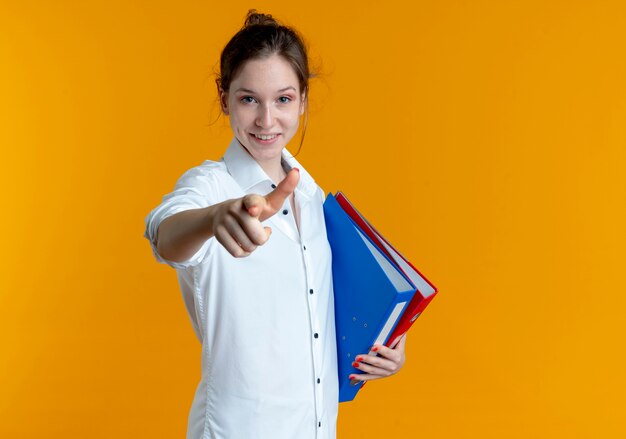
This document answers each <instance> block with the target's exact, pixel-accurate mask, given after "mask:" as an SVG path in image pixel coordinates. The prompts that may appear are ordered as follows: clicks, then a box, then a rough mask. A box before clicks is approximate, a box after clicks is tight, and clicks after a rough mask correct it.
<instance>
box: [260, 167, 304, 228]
mask: <svg viewBox="0 0 626 439" xmlns="http://www.w3.org/2000/svg"><path fill="white" fill-rule="evenodd" d="M299 181H300V170H299V169H298V168H293V169H292V170H291V171H289V173H288V174H287V176H286V177H285V178H284V179H283V181H281V182H280V183H278V186H276V189H274V190H273V191H272V192H270V193H269V194H267V195H266V196H265V209H263V212H262V213H261V215H260V218H259V220H261V221H263V220H266V219H268V218H269V217H270V216H272V215H274V214H275V213H276V212H278V211H279V210H280V208H281V207H283V204H284V203H285V200H286V199H287V198H288V197H289V196H290V195H291V194H292V193H293V191H295V190H296V186H298V182H299Z"/></svg>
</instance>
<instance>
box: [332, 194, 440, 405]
mask: <svg viewBox="0 0 626 439" xmlns="http://www.w3.org/2000/svg"><path fill="white" fill-rule="evenodd" d="M324 216H325V220H326V231H327V235H328V240H329V243H330V246H331V250H332V256H333V286H334V294H335V326H336V330H337V355H338V363H339V401H340V402H343V401H351V400H352V399H354V397H355V396H356V393H357V392H358V391H359V389H360V388H361V387H362V386H363V382H362V381H360V380H350V378H349V377H350V375H351V374H355V373H358V372H359V371H358V369H355V368H354V367H353V362H354V361H355V357H356V355H358V354H362V353H364V352H369V353H370V354H372V355H376V353H375V352H371V351H370V348H371V347H372V346H373V345H375V344H379V345H383V344H384V345H386V346H390V345H393V344H394V343H396V342H397V341H398V339H399V337H400V336H402V335H403V334H404V333H406V331H407V330H408V329H409V328H410V326H411V325H412V324H413V322H414V321H415V319H417V317H418V316H419V315H420V314H421V312H422V311H423V309H424V308H425V307H426V305H427V304H428V303H429V302H430V301H431V300H432V298H433V297H434V296H435V295H436V293H437V290H436V288H435V287H434V286H433V285H432V284H431V283H429V282H428V280H426V279H425V278H424V277H423V276H422V275H421V274H420V273H419V272H418V271H417V269H415V267H413V265H411V264H410V263H409V262H408V261H407V260H406V259H405V258H404V257H403V256H402V255H401V254H400V253H399V252H398V251H397V250H395V248H394V247H393V246H392V245H391V244H389V242H388V241H387V240H385V238H383V237H382V235H380V233H378V231H376V229H374V228H373V227H372V226H371V224H369V223H368V222H367V221H366V220H365V218H363V216H362V215H361V214H359V212H358V211H357V210H356V209H355V208H354V206H352V204H350V202H349V201H348V199H347V198H346V197H345V196H344V195H343V194H341V193H340V192H339V193H337V195H336V196H333V195H332V194H329V195H328V197H327V198H326V201H325V202H324Z"/></svg>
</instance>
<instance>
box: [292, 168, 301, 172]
mask: <svg viewBox="0 0 626 439" xmlns="http://www.w3.org/2000/svg"><path fill="white" fill-rule="evenodd" d="M292 169H295V170H296V171H298V172H300V170H299V169H298V168H292Z"/></svg>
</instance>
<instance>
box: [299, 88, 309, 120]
mask: <svg viewBox="0 0 626 439" xmlns="http://www.w3.org/2000/svg"><path fill="white" fill-rule="evenodd" d="M307 105H309V100H308V97H307V93H306V92H305V93H302V96H301V99H300V116H302V115H303V114H304V110H306V107H307Z"/></svg>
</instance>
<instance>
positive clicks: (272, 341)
mask: <svg viewBox="0 0 626 439" xmlns="http://www.w3.org/2000/svg"><path fill="white" fill-rule="evenodd" d="M310 76H311V74H310V72H309V63H308V58H307V53H306V49H305V46H304V44H303V42H302V39H301V38H300V37H299V35H298V34H297V32H296V31H294V30H293V29H291V28H288V27H285V26H282V25H281V24H279V23H278V22H277V21H275V20H274V19H273V18H272V17H271V16H270V15H264V14H258V13H256V12H255V11H250V12H249V13H248V16H247V18H246V22H245V25H244V27H243V28H242V29H241V30H240V31H239V32H238V33H237V34H236V35H235V36H234V37H233V38H232V39H231V40H230V42H229V43H228V44H227V45H226V47H225V48H224V50H223V52H222V55H221V63H220V75H219V77H218V79H217V88H218V93H219V98H220V103H221V107H222V111H223V112H224V114H225V115H227V116H229V119H230V126H231V128H232V131H233V134H234V137H233V140H232V142H231V143H230V145H229V146H228V148H227V149H226V152H225V153H224V157H223V158H222V159H221V160H219V161H206V162H204V163H203V164H201V165H200V166H197V167H194V168H192V169H190V170H189V171H187V172H186V173H185V174H184V175H183V176H182V177H181V178H180V179H179V180H178V182H177V183H176V187H175V189H174V191H173V192H172V193H170V194H168V195H166V196H165V197H164V198H163V201H162V202H161V204H160V205H159V206H158V207H156V208H155V209H154V210H153V211H152V212H151V213H150V214H149V215H148V217H147V218H146V237H147V238H148V239H149V240H150V242H151V244H152V247H153V250H154V253H155V256H156V258H157V259H158V260H159V261H160V262H165V263H168V264H169V265H171V266H173V267H175V268H176V270H177V273H178V277H179V281H180V285H181V289H182V293H183V297H184V300H185V304H186V307H187V310H188V312H189V315H190V317H191V321H192V324H193V327H194V330H195V332H196V335H197V336H198V338H199V339H200V341H201V343H202V378H201V381H200V383H199V385H198V388H197V391H196V395H195V398H194V401H193V405H192V408H191V412H190V414H189V424H188V432H187V437H188V438H193V439H199V438H228V439H230V438H246V439H252V438H272V439H280V438H285V439H293V438H334V437H335V425H336V418H337V408H338V402H337V401H338V383H337V351H336V341H335V323H334V309H333V290H332V272H331V253H330V247H329V244H328V241H327V239H326V228H325V225H324V215H323V210H322V204H323V201H324V192H322V190H321V189H320V188H319V187H318V186H317V185H316V184H315V182H314V180H313V178H312V177H311V176H310V175H309V174H308V173H307V172H306V170H305V169H304V168H303V167H302V166H301V165H300V164H299V163H298V162H297V161H296V159H295V158H293V156H291V154H289V153H288V152H287V150H286V146H287V145H288V143H289V141H290V140H291V139H292V138H293V136H294V135H295V133H296V131H297V130H298V126H299V123H300V118H301V117H303V116H305V115H306V111H307V99H308V91H309V78H310ZM304 119H305V121H306V117H305V118H304ZM378 352H379V353H380V354H381V356H380V357H372V356H368V355H366V354H362V355H359V356H358V357H357V359H356V363H355V367H356V369H360V370H361V371H362V372H363V373H362V374H355V375H354V377H355V378H357V379H360V380H371V379H377V378H381V377H385V376H389V375H391V374H393V373H395V372H397V371H398V370H399V369H400V368H401V367H402V365H403V363H404V340H402V341H401V342H400V343H399V344H398V345H397V346H396V347H395V348H394V349H389V348H386V347H384V346H380V347H379V348H378ZM356 369H355V372H356Z"/></svg>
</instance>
